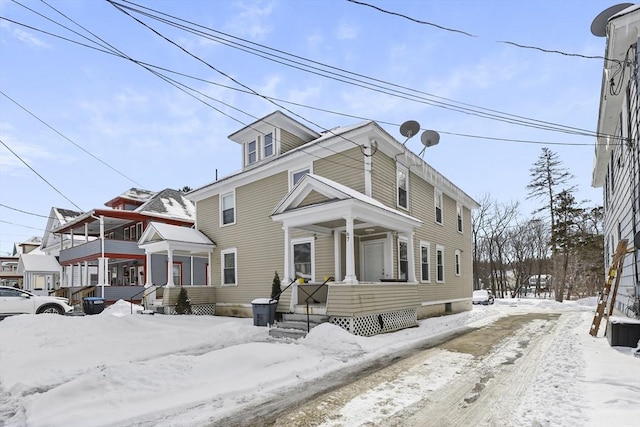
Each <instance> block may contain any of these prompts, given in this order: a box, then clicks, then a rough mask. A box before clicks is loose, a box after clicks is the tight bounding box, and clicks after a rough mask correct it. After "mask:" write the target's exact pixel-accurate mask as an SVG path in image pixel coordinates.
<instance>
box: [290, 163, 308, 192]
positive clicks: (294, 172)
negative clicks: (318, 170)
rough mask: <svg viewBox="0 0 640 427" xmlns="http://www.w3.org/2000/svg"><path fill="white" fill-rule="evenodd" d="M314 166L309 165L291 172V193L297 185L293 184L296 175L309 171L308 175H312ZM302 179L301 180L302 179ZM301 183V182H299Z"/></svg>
mask: <svg viewBox="0 0 640 427" xmlns="http://www.w3.org/2000/svg"><path fill="white" fill-rule="evenodd" d="M312 166H313V165H311V164H309V165H307V166H305V167H303V168H299V169H292V170H290V171H289V191H291V189H292V188H293V187H295V185H296V183H294V182H293V177H294V175H295V174H297V173H300V172H304V171H307V174H312V173H313V168H312ZM302 178H304V175H303V176H302ZM302 178H300V179H302ZM298 181H299V180H298Z"/></svg>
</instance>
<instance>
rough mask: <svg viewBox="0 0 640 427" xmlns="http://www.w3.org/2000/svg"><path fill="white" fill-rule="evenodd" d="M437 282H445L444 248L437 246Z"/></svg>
mask: <svg viewBox="0 0 640 427" xmlns="http://www.w3.org/2000/svg"><path fill="white" fill-rule="evenodd" d="M436 282H438V283H442V282H444V247H443V246H440V245H436Z"/></svg>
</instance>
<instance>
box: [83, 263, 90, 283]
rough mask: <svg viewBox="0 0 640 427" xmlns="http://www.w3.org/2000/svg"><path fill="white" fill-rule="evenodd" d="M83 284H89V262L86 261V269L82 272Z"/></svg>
mask: <svg viewBox="0 0 640 427" xmlns="http://www.w3.org/2000/svg"><path fill="white" fill-rule="evenodd" d="M82 282H83V283H82V284H83V286H89V285H90V283H89V262H88V261H85V262H84V271H83V272H82Z"/></svg>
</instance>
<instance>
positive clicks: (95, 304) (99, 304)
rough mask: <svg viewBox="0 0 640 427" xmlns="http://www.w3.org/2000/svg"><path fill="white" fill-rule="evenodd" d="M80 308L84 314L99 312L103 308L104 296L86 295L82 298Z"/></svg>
mask: <svg viewBox="0 0 640 427" xmlns="http://www.w3.org/2000/svg"><path fill="white" fill-rule="evenodd" d="M82 308H83V309H84V312H85V313H86V314H100V313H102V310H104V298H99V297H86V298H84V299H83V300H82Z"/></svg>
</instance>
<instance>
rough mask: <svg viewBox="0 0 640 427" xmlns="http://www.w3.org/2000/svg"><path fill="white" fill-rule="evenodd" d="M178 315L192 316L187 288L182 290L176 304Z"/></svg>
mask: <svg viewBox="0 0 640 427" xmlns="http://www.w3.org/2000/svg"><path fill="white" fill-rule="evenodd" d="M176 314H191V300H190V299H189V296H188V295H187V290H186V289H185V288H180V293H179V294H178V303H177V304H176Z"/></svg>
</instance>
